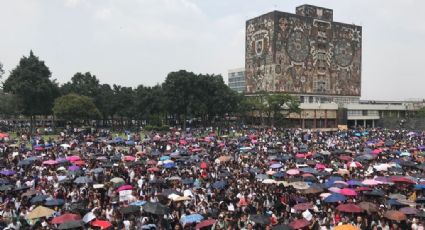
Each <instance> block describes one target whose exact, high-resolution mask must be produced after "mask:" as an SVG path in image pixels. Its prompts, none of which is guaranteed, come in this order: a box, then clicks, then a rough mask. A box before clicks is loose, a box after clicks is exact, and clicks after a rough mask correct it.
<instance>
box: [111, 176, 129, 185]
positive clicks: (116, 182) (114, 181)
mask: <svg viewBox="0 0 425 230" xmlns="http://www.w3.org/2000/svg"><path fill="white" fill-rule="evenodd" d="M110 181H111V182H112V183H114V184H118V183H125V181H124V179H122V178H119V177H114V178H112V179H111V180H110Z"/></svg>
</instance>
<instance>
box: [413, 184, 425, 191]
mask: <svg viewBox="0 0 425 230" xmlns="http://www.w3.org/2000/svg"><path fill="white" fill-rule="evenodd" d="M415 189H417V190H420V189H425V184H415Z"/></svg>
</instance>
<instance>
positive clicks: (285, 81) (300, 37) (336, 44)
mask: <svg viewBox="0 0 425 230" xmlns="http://www.w3.org/2000/svg"><path fill="white" fill-rule="evenodd" d="M296 12H297V14H291V13H285V12H279V11H273V12H270V13H267V14H264V15H261V16H259V17H256V18H253V19H250V20H248V21H247V22H246V45H245V48H246V50H245V70H246V87H247V88H246V91H247V93H256V92H260V91H267V92H285V93H290V94H302V95H311V94H314V95H329V96H360V94H361V90H360V87H361V47H362V29H361V27H360V26H356V25H349V24H344V23H339V22H333V12H332V10H330V9H326V8H321V7H315V6H311V5H303V6H300V7H297V10H296Z"/></svg>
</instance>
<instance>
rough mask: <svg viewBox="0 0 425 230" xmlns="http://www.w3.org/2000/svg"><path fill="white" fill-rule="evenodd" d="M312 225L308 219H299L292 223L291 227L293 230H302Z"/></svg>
mask: <svg viewBox="0 0 425 230" xmlns="http://www.w3.org/2000/svg"><path fill="white" fill-rule="evenodd" d="M309 225H310V222H309V221H308V220H306V219H304V218H303V219H297V220H294V221H292V222H291V223H290V224H289V226H291V227H292V228H293V229H301V228H305V227H307V226H309Z"/></svg>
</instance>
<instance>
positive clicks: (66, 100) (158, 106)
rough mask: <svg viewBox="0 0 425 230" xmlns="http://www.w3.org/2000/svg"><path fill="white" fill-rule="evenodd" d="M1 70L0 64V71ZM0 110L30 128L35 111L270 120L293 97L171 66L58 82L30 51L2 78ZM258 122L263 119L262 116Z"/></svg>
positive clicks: (111, 117) (106, 120) (163, 120)
mask: <svg viewBox="0 0 425 230" xmlns="http://www.w3.org/2000/svg"><path fill="white" fill-rule="evenodd" d="M3 73H4V71H3V68H2V66H1V64H0V77H1V75H2V74H3ZM1 97H2V98H1V100H0V114H1V115H2V116H3V117H16V116H20V115H22V116H25V117H27V118H29V120H30V123H31V130H32V129H33V124H34V121H35V119H36V118H37V117H38V116H52V117H54V118H55V119H59V120H63V121H66V122H69V123H71V124H79V125H81V124H84V123H88V122H93V121H94V122H96V124H97V125H99V124H101V125H108V124H109V125H112V126H113V125H117V126H119V127H121V128H124V127H125V126H131V125H134V124H135V123H136V124H137V125H142V124H144V125H153V126H163V125H171V126H176V125H178V126H182V127H186V125H187V122H191V123H192V122H197V123H199V124H201V125H211V124H212V123H216V122H222V121H228V120H230V118H232V117H236V116H238V117H239V118H240V120H241V121H242V122H249V117H250V116H251V115H254V113H255V116H260V117H263V116H265V117H268V118H269V119H268V120H269V121H270V124H272V125H274V122H275V120H276V119H275V118H277V119H278V118H279V117H281V116H282V113H281V111H282V110H285V111H287V112H297V111H298V110H299V103H298V101H297V100H296V98H294V97H291V96H289V95H282V94H274V95H269V94H265V93H264V94H259V95H257V96H249V97H246V96H244V95H242V94H238V93H236V92H235V91H233V90H231V89H230V88H229V87H228V86H227V85H226V84H225V82H224V81H223V77H222V76H220V75H214V74H195V73H193V72H188V71H186V70H180V71H176V72H171V73H169V74H168V75H167V77H166V79H165V81H164V82H163V83H162V84H157V85H155V86H144V85H138V86H137V87H135V88H133V87H126V86H120V85H116V84H113V85H109V84H105V83H101V82H100V81H99V79H98V78H97V77H96V76H95V75H93V74H91V73H90V72H86V73H80V72H78V73H76V74H74V76H73V77H72V78H71V79H70V81H68V82H66V83H65V84H62V85H59V83H58V82H56V80H55V79H52V73H51V72H50V70H49V68H48V67H47V66H46V64H45V63H44V61H42V60H40V59H39V57H37V56H35V55H34V53H33V52H32V51H31V52H30V54H29V56H28V57H26V56H24V57H22V58H21V59H20V61H19V63H18V65H17V66H16V67H15V68H14V69H13V70H12V71H11V72H10V75H9V76H8V78H7V79H5V80H4V82H3V94H2V96H1ZM262 123H263V119H262Z"/></svg>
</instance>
